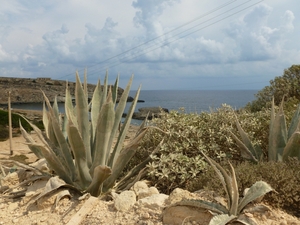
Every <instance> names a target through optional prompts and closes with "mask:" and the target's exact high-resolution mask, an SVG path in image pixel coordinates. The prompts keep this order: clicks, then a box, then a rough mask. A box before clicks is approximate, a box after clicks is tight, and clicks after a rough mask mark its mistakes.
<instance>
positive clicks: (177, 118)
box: [0, 65, 300, 217]
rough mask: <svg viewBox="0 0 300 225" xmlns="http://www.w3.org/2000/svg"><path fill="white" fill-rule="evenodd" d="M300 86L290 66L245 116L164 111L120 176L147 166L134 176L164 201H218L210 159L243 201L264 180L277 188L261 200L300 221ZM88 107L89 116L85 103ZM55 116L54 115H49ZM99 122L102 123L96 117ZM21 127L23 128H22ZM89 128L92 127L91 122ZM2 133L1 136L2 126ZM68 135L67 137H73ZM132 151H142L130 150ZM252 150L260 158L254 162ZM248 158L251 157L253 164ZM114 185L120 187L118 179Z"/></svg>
mask: <svg viewBox="0 0 300 225" xmlns="http://www.w3.org/2000/svg"><path fill="white" fill-rule="evenodd" d="M78 83H79V84H80V82H78ZM299 86H300V65H293V66H291V67H290V68H289V69H287V70H285V71H284V74H283V75H282V76H280V77H276V78H275V79H274V80H272V81H270V86H266V87H265V88H263V89H262V90H261V91H259V92H258V94H257V95H256V99H255V100H254V101H253V102H251V103H249V104H248V105H247V106H246V107H244V108H242V109H239V110H234V109H233V108H232V107H231V106H229V105H226V104H224V105H222V107H220V108H218V109H215V110H213V111H211V112H201V113H200V114H196V113H189V114H188V113H185V111H184V109H181V111H180V112H178V111H171V112H170V113H163V112H162V116H161V117H160V118H155V119H153V120H152V121H151V122H149V123H150V125H153V126H155V127H156V128H158V129H149V131H148V132H147V133H146V134H145V133H143V135H144V134H145V136H144V138H143V139H142V142H141V143H139V144H136V143H135V144H134V145H132V146H131V147H132V148H133V147H134V151H133V153H135V154H132V155H133V156H132V155H131V153H130V157H132V158H131V160H130V161H129V163H128V165H127V166H126V167H125V169H124V171H123V172H122V173H121V171H118V172H120V174H121V176H120V177H122V175H123V176H124V175H125V174H132V173H129V171H130V170H131V169H132V168H134V167H135V166H137V167H138V168H143V167H144V166H145V165H146V164H144V163H142V162H149V163H148V164H147V165H146V170H142V172H143V173H139V175H138V176H141V177H142V176H143V178H144V179H147V180H149V181H150V182H151V183H152V185H154V186H156V187H157V188H158V189H159V190H160V192H163V193H166V194H169V193H171V192H172V191H173V190H174V189H175V188H177V187H180V188H183V189H186V190H189V191H196V190H199V189H209V190H217V192H218V193H219V194H224V193H222V190H220V188H219V187H220V183H219V181H217V179H215V174H214V173H213V170H212V168H211V167H210V166H209V164H208V163H207V160H206V159H207V158H205V157H204V155H207V157H209V158H211V159H213V160H214V161H216V162H217V163H219V164H220V165H222V166H223V167H224V168H225V169H227V170H228V169H230V168H228V163H227V161H230V162H231V164H232V165H233V166H234V168H235V171H236V174H237V175H236V177H237V183H238V184H239V185H238V187H239V189H238V191H239V195H240V196H242V195H243V193H242V192H243V191H244V189H246V188H248V187H250V186H251V185H252V184H253V183H255V182H256V181H260V180H262V181H265V182H266V183H268V184H269V185H270V186H271V187H272V188H273V189H275V192H273V191H272V192H270V193H268V194H266V196H265V198H264V201H265V202H266V203H268V205H271V206H273V207H278V208H280V209H282V210H285V211H287V212H289V213H291V214H293V215H295V216H298V217H300V214H299V205H300V197H299V196H300V186H299V184H300V171H299V168H300V163H299V159H300V147H299V143H300V142H299V140H300V137H299V135H300V132H299V127H300V122H299V121H300V107H298V106H299V103H300V92H299V88H298V87H299ZM79 87H80V86H79ZM78 91H81V92H82V93H81V92H80V93H81V95H82V96H84V91H82V90H81V89H78ZM105 93H106V92H105ZM78 96H80V95H79V94H78ZM273 97H274V102H273V101H272V98H273ZM82 99H83V100H84V98H82ZM110 100H111V99H110ZM84 101H85V100H84ZM272 102H273V103H272ZM111 104H112V103H111ZM70 105H71V104H70ZM105 106H106V105H105ZM297 107H298V108H297ZM86 108H87V109H88V105H87V104H86ZM111 110H113V107H111ZM87 112H88V110H87ZM0 113H1V114H0V121H4V120H5V121H6V120H7V118H6V119H2V117H3V118H4V116H5V115H6V116H7V113H6V112H4V111H0ZM72 113H73V111H72V110H70V112H69V114H70V115H68V117H69V122H68V123H69V126H71V125H72V127H70V128H73V126H74V127H75V125H76V124H75V125H73V124H72V122H73V119H74V118H75V115H73V114H72ZM52 114H53V115H54V114H55V113H54V111H53V112H52ZM108 115H110V114H108ZM108 115H107V116H108ZM52 117H53V118H54V116H52ZM52 117H51V119H53V118H52ZM100 119H102V117H99V120H100ZM18 120H19V118H15V117H14V119H13V121H14V123H15V122H16V121H17V122H18ZM105 121H106V120H105ZM107 121H108V120H107ZM117 122H118V121H117ZM117 122H116V123H115V124H114V125H115V126H114V128H115V129H116V127H117V125H118V124H119V123H117ZM22 124H23V126H24V127H25V126H26V125H25V123H23V122H22ZM86 124H89V121H88V120H87V122H86ZM99 124H100V122H99ZM100 125H102V124H100ZM104 125H105V126H106V124H104ZM104 125H103V127H104ZM0 126H2V127H3V129H6V124H5V123H4V124H2V125H1V124H0ZM14 126H18V125H14ZM107 127H109V126H108V125H107ZM289 128H290V129H289ZM28 129H29V128H28ZM57 129H58V128H57ZM71 131H72V130H69V131H68V132H70V134H73V133H75V132H73V133H71ZM86 131H87V130H86ZM290 131H291V132H290ZM80 132H81V131H80ZM107 132H109V133H110V131H107ZM48 133H50V132H49V131H48ZM50 134H51V133H50ZM76 134H77V133H76ZM87 134H89V132H87ZM99 134H100V133H99ZM61 136H62V135H61ZM76 137H77V136H76ZM79 137H81V136H80V135H78V138H75V139H74V141H75V140H77V139H80V138H79ZM274 137H275V138H274ZM277 140H280V142H278V141H277ZM290 140H291V141H290ZM64 141H65V140H64ZM88 144H90V143H89V142H88ZM137 146H139V148H138V150H137V151H135V148H136V147H137ZM121 147H122V146H121V145H120V148H121ZM286 149H288V150H289V151H287V152H289V154H288V155H287V157H285V158H283V155H284V153H285V152H286ZM78 151H79V150H78ZM128 151H129V150H128ZM256 151H257V152H258V151H259V153H260V154H257V155H255V153H257V152H256ZM270 151H275V155H276V156H275V158H271V157H270V156H271V155H272V154H270ZM79 152H80V151H79ZM107 153H109V151H107ZM118 153H120V154H123V153H124V154H127V152H126V151H125V152H123V150H122V151H121V150H120V152H119V150H118ZM203 153H204V154H203ZM253 155H255V157H256V158H255V160H253ZM257 156H259V157H257ZM81 157H83V156H81ZM130 157H128V159H129V158H130ZM251 157H252V158H251ZM75 158H76V156H75ZM83 158H84V157H83ZM123 159H124V158H123ZM248 159H249V160H248ZM71 161H72V160H71ZM118 162H119V161H118ZM140 163H141V164H140ZM141 165H142V166H141ZM229 165H230V164H229ZM58 169H59V168H58ZM122 169H123V168H122ZM87 171H88V170H87ZM137 171H138V170H136V171H135V172H137ZM86 174H89V172H87V173H86ZM141 177H139V178H141ZM115 178H116V179H115V180H118V179H117V178H118V177H115ZM70 179H71V178H70ZM115 180H113V181H115ZM129 183H130V182H129ZM101 187H102V186H101ZM99 190H100V189H99ZM99 190H98V189H97V193H96V194H95V195H96V196H97V195H98V194H101V193H98V191H99ZM100 192H101V191H100ZM227 194H228V193H227Z"/></svg>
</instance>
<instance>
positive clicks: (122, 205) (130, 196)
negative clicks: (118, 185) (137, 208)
mask: <svg viewBox="0 0 300 225" xmlns="http://www.w3.org/2000/svg"><path fill="white" fill-rule="evenodd" d="M135 203H136V195H135V193H134V191H123V192H122V193H121V194H119V195H116V196H115V208H116V209H117V210H118V211H123V212H125V211H128V210H129V209H131V208H132V207H133V205H134V204H135Z"/></svg>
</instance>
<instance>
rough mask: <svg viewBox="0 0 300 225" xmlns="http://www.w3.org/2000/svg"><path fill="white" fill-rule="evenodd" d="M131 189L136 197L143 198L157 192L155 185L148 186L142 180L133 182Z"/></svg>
mask: <svg viewBox="0 0 300 225" xmlns="http://www.w3.org/2000/svg"><path fill="white" fill-rule="evenodd" d="M133 190H134V192H135V194H136V196H137V199H138V200H139V199H143V198H146V197H149V196H151V195H155V194H159V191H158V190H157V188H156V187H150V188H149V187H148V185H147V184H146V183H145V182H144V181H138V182H136V183H135V184H134V186H133Z"/></svg>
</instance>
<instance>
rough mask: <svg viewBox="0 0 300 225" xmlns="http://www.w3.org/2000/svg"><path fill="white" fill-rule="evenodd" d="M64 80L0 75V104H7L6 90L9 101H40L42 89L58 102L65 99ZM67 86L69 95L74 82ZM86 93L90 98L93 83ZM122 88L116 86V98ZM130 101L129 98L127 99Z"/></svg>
mask: <svg viewBox="0 0 300 225" xmlns="http://www.w3.org/2000/svg"><path fill="white" fill-rule="evenodd" d="M66 83H67V82H66V81H62V80H52V79H51V78H47V77H46V78H45V77H39V78H14V77H0V91H1V95H0V104H1V105H4V104H7V100H8V92H9V91H10V92H11V103H14V104H21V103H42V102H43V95H42V92H41V90H43V91H44V92H45V94H46V96H47V97H48V98H49V100H50V101H54V98H55V96H56V97H57V101H58V102H64V101H65V92H66ZM68 86H69V89H70V92H71V95H73V94H74V90H75V82H69V81H68ZM87 87H88V95H89V98H90V99H91V98H92V94H93V91H94V89H95V87H96V85H94V84H88V85H87ZM123 91H124V90H123V89H122V88H120V87H119V88H118V98H119V97H120V96H121V95H122V93H123ZM128 101H130V99H128Z"/></svg>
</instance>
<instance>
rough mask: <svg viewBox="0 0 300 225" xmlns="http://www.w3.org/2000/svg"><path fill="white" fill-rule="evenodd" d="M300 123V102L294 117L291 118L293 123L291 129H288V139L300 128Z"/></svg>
mask: <svg viewBox="0 0 300 225" xmlns="http://www.w3.org/2000/svg"><path fill="white" fill-rule="evenodd" d="M299 123H300V104H299V105H298V107H297V109H296V111H295V113H294V115H293V118H292V120H291V124H290V127H289V130H288V140H289V139H290V138H291V137H292V135H293V133H294V132H295V131H296V130H299V129H298V127H299Z"/></svg>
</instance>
